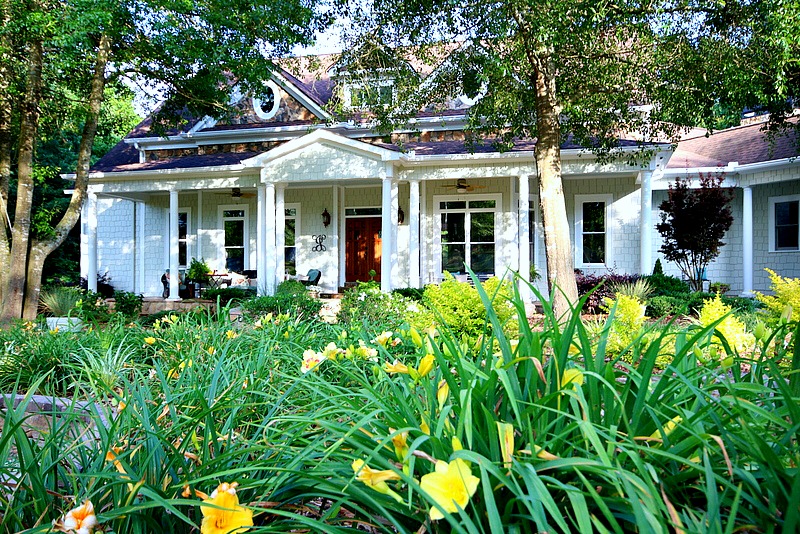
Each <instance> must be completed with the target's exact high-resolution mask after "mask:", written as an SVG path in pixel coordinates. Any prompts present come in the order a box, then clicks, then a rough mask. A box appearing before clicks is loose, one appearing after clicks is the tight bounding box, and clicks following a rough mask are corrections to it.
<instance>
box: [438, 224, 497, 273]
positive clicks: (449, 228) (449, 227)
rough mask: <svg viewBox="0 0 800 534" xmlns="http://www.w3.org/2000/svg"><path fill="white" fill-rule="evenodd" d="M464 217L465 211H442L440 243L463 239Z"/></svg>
mask: <svg viewBox="0 0 800 534" xmlns="http://www.w3.org/2000/svg"><path fill="white" fill-rule="evenodd" d="M490 215H491V214H490ZM464 217H466V214H465V213H442V243H463V242H464V241H465V235H466V234H465V233H464ZM462 261H463V259H462Z"/></svg>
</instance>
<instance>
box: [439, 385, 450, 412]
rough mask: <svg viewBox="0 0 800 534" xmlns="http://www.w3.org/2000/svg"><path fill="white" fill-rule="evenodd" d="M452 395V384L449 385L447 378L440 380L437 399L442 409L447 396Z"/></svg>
mask: <svg viewBox="0 0 800 534" xmlns="http://www.w3.org/2000/svg"><path fill="white" fill-rule="evenodd" d="M449 396H450V386H448V385H447V381H446V380H440V381H439V386H438V388H437V389H436V400H437V401H438V402H439V409H440V410H441V409H442V407H443V406H444V403H445V402H447V397H449Z"/></svg>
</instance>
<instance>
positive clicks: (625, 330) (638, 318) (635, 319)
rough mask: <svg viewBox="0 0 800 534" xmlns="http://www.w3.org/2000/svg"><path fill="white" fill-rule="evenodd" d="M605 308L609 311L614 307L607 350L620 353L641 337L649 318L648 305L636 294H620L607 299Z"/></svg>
mask: <svg viewBox="0 0 800 534" xmlns="http://www.w3.org/2000/svg"><path fill="white" fill-rule="evenodd" d="M603 309H604V311H607V312H610V311H611V310H612V309H614V318H613V320H612V322H611V332H610V333H609V334H608V344H607V348H606V350H607V351H608V352H609V353H611V354H619V353H620V352H622V351H623V350H625V349H626V348H627V347H628V346H629V345H630V344H631V343H633V341H634V340H636V339H637V338H639V337H640V333H641V330H642V327H643V326H644V322H645V319H647V316H646V315H645V311H646V306H645V304H644V303H643V302H642V301H641V300H639V299H638V298H637V297H635V296H629V295H623V294H619V295H617V298H616V300H614V299H606V303H605V306H604V308H603Z"/></svg>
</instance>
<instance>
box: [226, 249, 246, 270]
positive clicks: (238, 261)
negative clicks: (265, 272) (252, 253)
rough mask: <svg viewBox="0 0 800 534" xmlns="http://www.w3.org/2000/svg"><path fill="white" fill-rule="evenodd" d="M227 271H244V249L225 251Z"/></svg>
mask: <svg viewBox="0 0 800 534" xmlns="http://www.w3.org/2000/svg"><path fill="white" fill-rule="evenodd" d="M225 269H227V270H228V271H234V272H241V271H242V270H244V249H243V248H226V249H225Z"/></svg>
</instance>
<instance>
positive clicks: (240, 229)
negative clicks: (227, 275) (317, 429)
mask: <svg viewBox="0 0 800 534" xmlns="http://www.w3.org/2000/svg"><path fill="white" fill-rule="evenodd" d="M220 219H221V222H222V224H221V226H222V231H223V249H224V261H225V270H227V271H233V272H241V271H243V270H244V269H248V268H249V263H250V262H249V257H248V256H249V254H247V249H246V246H247V243H248V233H247V230H248V229H247V206H220Z"/></svg>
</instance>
